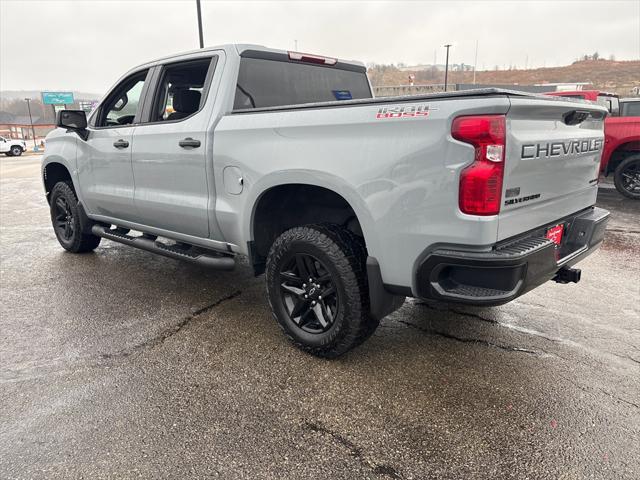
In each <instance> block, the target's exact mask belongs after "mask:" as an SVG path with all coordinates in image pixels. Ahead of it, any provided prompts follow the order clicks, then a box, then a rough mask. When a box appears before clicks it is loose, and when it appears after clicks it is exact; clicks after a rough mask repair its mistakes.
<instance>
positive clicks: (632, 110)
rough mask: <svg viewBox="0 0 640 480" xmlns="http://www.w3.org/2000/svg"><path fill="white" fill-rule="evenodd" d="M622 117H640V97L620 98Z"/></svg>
mask: <svg viewBox="0 0 640 480" xmlns="http://www.w3.org/2000/svg"><path fill="white" fill-rule="evenodd" d="M620 116H621V117H640V97H636V98H621V99H620Z"/></svg>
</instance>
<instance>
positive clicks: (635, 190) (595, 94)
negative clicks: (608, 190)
mask: <svg viewBox="0 0 640 480" xmlns="http://www.w3.org/2000/svg"><path fill="white" fill-rule="evenodd" d="M546 95H552V96H556V97H566V98H576V99H582V100H587V101H590V102H595V103H597V104H599V105H602V106H604V107H606V108H607V110H609V114H610V115H609V116H608V117H607V118H606V119H605V122H604V135H605V145H604V151H603V152H602V160H601V162H600V171H601V172H602V174H603V175H605V176H608V175H609V174H611V173H613V182H614V184H615V186H616V190H618V192H620V193H621V194H622V195H624V196H626V197H629V198H633V199H635V200H639V199H640V99H625V100H620V99H619V98H618V96H617V95H615V94H612V93H606V92H600V91H598V90H580V91H574V92H549V93H547V94H546Z"/></svg>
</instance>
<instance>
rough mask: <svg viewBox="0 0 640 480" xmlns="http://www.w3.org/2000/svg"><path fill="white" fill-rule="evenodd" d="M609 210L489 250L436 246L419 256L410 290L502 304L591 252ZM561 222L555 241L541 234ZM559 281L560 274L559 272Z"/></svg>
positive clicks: (424, 295)
mask: <svg viewBox="0 0 640 480" xmlns="http://www.w3.org/2000/svg"><path fill="white" fill-rule="evenodd" d="M608 220H609V212H608V211H607V210H604V209H601V208H597V207H593V208H589V209H587V210H583V211H581V212H578V213H577V214H574V215H570V216H568V217H565V218H562V219H559V220H557V221H556V222H554V223H553V224H550V225H545V226H543V227H540V228H538V229H536V230H534V231H532V232H528V233H527V234H525V235H522V236H518V237H514V238H511V239H509V240H506V241H503V242H500V243H498V244H496V245H495V246H494V247H493V248H492V249H491V251H488V252H472V251H464V248H463V247H460V246H450V247H449V246H446V245H445V246H439V247H438V248H437V249H436V250H432V251H430V252H428V253H427V254H426V255H425V256H423V259H422V260H421V261H420V262H419V264H418V266H417V269H416V273H415V287H414V290H415V291H416V293H417V296H418V297H420V298H425V299H434V300H443V301H447V302H456V303H466V304H474V305H501V304H503V303H507V302H509V301H511V300H513V299H514V298H516V297H519V296H520V295H522V294H524V293H526V292H528V291H529V290H531V289H533V288H535V287H537V286H539V285H541V284H542V283H544V282H547V281H549V280H552V279H554V278H556V276H557V275H558V272H559V271H560V270H562V269H563V268H564V269H566V268H568V267H570V266H572V265H574V264H575V263H577V262H579V261H580V260H581V259H583V258H584V257H586V256H587V255H589V254H591V253H592V252H593V251H594V250H595V249H596V248H598V247H599V246H600V244H601V243H602V241H603V239H604V231H605V228H606V224H607V221H608ZM560 223H563V224H564V227H565V228H564V236H563V240H562V243H561V245H559V246H556V244H555V243H553V242H552V241H551V240H549V239H547V238H546V237H545V233H546V230H547V228H548V227H550V226H553V225H557V224H560ZM557 279H558V280H559V281H560V278H557Z"/></svg>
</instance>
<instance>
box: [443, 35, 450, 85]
mask: <svg viewBox="0 0 640 480" xmlns="http://www.w3.org/2000/svg"><path fill="white" fill-rule="evenodd" d="M450 47H451V44H450V43H447V44H446V45H445V46H444V48H446V49H447V60H446V62H445V65H444V91H445V92H446V91H447V82H448V80H449V48H450Z"/></svg>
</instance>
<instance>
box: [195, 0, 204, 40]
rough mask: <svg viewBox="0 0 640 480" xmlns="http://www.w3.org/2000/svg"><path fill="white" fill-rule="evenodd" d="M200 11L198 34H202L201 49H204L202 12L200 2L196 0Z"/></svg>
mask: <svg viewBox="0 0 640 480" xmlns="http://www.w3.org/2000/svg"><path fill="white" fill-rule="evenodd" d="M196 8H197V10H198V33H199V34H200V48H204V37H203V36H202V11H201V10H200V0H196Z"/></svg>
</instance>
